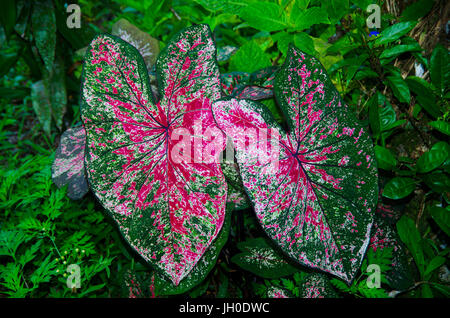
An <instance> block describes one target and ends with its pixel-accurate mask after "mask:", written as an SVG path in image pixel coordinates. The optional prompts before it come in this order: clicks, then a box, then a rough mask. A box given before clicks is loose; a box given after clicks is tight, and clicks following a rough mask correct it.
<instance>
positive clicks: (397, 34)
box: [375, 21, 417, 45]
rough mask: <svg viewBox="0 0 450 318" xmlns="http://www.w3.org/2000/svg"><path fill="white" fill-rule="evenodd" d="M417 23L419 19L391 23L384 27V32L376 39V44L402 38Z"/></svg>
mask: <svg viewBox="0 0 450 318" xmlns="http://www.w3.org/2000/svg"><path fill="white" fill-rule="evenodd" d="M416 24H417V21H408V22H400V23H396V24H394V25H391V26H390V27H388V28H386V29H384V30H383V32H381V34H380V35H379V36H378V38H377V40H376V41H375V44H377V45H381V44H387V43H391V42H394V41H395V40H398V39H400V38H401V37H402V36H404V35H405V34H407V33H408V32H409V31H411V30H412V28H414V26H415V25H416Z"/></svg>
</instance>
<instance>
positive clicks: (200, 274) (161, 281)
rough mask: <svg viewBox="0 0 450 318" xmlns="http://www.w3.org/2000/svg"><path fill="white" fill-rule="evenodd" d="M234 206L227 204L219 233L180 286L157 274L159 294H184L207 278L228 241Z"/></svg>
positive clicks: (156, 283)
mask: <svg viewBox="0 0 450 318" xmlns="http://www.w3.org/2000/svg"><path fill="white" fill-rule="evenodd" d="M232 208H233V206H232V205H230V204H227V212H226V216H225V221H224V223H223V226H222V229H221V230H220V233H219V235H218V236H217V238H216V239H215V240H214V241H213V243H212V244H211V246H210V247H209V248H208V249H207V250H206V252H205V253H204V254H203V256H202V257H201V258H200V260H199V261H198V263H197V265H196V266H195V267H194V269H193V270H192V271H191V272H190V273H189V275H188V276H187V277H186V278H185V279H183V280H182V281H181V283H180V284H179V285H178V286H175V285H174V284H172V282H170V281H168V280H167V279H165V278H164V277H162V276H161V275H156V279H155V288H156V289H155V290H156V293H157V294H158V295H177V294H182V293H185V292H187V291H189V290H191V289H192V288H194V287H196V286H197V285H199V284H200V283H202V282H203V281H204V280H205V278H206V277H207V276H208V274H209V273H210V272H211V270H212V269H213V268H214V266H215V265H216V262H217V259H218V258H219V254H220V251H221V250H222V248H223V247H224V245H225V243H226V242H227V241H228V237H229V235H230V229H231V215H232V212H233V211H232Z"/></svg>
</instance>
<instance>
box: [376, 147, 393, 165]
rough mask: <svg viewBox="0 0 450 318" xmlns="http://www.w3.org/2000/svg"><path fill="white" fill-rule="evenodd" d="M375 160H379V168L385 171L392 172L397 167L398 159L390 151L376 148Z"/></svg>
mask: <svg viewBox="0 0 450 318" xmlns="http://www.w3.org/2000/svg"><path fill="white" fill-rule="evenodd" d="M375 158H376V159H377V164H378V168H381V169H384V170H388V171H390V170H392V169H393V168H394V167H395V166H396V165H397V159H396V158H395V156H394V155H393V154H392V152H391V151H390V150H389V149H386V148H384V147H381V146H378V145H376V146H375Z"/></svg>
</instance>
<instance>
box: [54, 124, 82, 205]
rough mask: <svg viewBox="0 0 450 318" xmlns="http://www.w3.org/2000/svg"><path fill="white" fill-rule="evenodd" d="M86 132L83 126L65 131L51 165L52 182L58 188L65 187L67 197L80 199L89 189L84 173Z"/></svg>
mask: <svg viewBox="0 0 450 318" xmlns="http://www.w3.org/2000/svg"><path fill="white" fill-rule="evenodd" d="M85 146H86V132H85V130H84V127H83V126H79V127H74V128H70V129H67V130H66V131H65V132H64V133H63V134H62V135H61V140H60V143H59V146H58V148H57V149H56V153H55V160H54V161H53V165H52V180H53V182H54V183H55V184H56V186H57V187H58V188H61V187H63V186H65V185H67V196H68V197H69V198H71V199H73V200H78V199H81V198H82V197H83V196H84V195H85V194H86V193H87V192H88V191H89V187H88V184H87V181H86V176H85V173H84V148H85Z"/></svg>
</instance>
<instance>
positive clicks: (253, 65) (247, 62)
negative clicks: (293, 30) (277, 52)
mask: <svg viewBox="0 0 450 318" xmlns="http://www.w3.org/2000/svg"><path fill="white" fill-rule="evenodd" d="M269 66H271V63H270V58H269V56H268V55H267V54H266V53H264V51H263V50H262V49H261V47H260V46H259V45H258V44H257V43H256V42H255V41H254V40H252V41H249V42H247V43H245V44H244V45H243V46H241V48H240V49H239V50H238V51H237V52H236V53H235V54H234V55H233V56H232V57H231V59H230V70H231V71H239V72H248V73H252V72H255V71H257V70H260V69H262V68H265V67H269Z"/></svg>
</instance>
